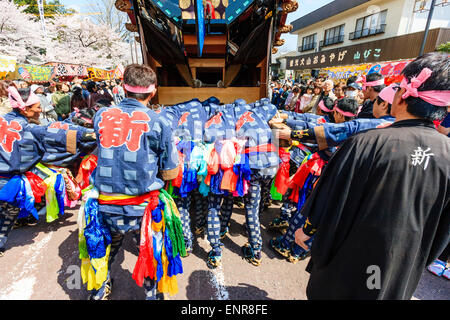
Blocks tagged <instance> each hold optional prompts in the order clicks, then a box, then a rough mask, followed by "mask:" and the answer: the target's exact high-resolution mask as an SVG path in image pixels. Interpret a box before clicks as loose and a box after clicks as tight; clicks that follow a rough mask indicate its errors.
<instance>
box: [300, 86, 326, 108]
mask: <svg viewBox="0 0 450 320" xmlns="http://www.w3.org/2000/svg"><path fill="white" fill-rule="evenodd" d="M321 95H322V88H321V87H318V86H314V89H313V96H312V98H311V101H310V102H309V103H308V104H307V105H305V106H304V107H303V109H302V111H303V113H314V111H313V109H314V107H315V106H316V105H317V104H318V103H319V99H320V97H321Z"/></svg>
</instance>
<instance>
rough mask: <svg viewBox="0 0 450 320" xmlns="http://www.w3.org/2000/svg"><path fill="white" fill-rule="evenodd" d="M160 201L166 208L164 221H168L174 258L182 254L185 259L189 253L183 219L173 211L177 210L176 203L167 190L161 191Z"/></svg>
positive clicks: (167, 226) (167, 225)
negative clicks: (185, 240) (184, 235)
mask: <svg viewBox="0 0 450 320" xmlns="http://www.w3.org/2000/svg"><path fill="white" fill-rule="evenodd" d="M160 200H161V201H162V202H163V203H164V207H165V210H164V219H166V228H169V237H170V240H171V241H172V253H173V256H174V257H176V256H177V255H178V254H180V255H181V256H182V257H185V256H186V255H187V253H186V244H185V243H184V237H183V228H182V224H181V219H180V218H179V217H178V216H177V215H176V214H175V212H174V211H173V208H176V205H175V202H174V201H173V199H172V198H171V197H170V195H169V194H168V193H167V191H165V190H161V193H160Z"/></svg>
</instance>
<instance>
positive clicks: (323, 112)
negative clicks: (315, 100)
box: [316, 97, 334, 116]
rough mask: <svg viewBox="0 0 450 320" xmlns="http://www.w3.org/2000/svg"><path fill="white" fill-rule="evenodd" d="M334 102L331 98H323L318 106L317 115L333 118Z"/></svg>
mask: <svg viewBox="0 0 450 320" xmlns="http://www.w3.org/2000/svg"><path fill="white" fill-rule="evenodd" d="M333 107H334V100H333V99H331V98H330V97H323V99H322V100H320V102H319V104H318V105H317V109H316V114H317V115H319V116H332V114H333Z"/></svg>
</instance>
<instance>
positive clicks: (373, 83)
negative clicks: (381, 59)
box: [356, 76, 384, 90]
mask: <svg viewBox="0 0 450 320" xmlns="http://www.w3.org/2000/svg"><path fill="white" fill-rule="evenodd" d="M356 82H361V84H362V89H363V90H366V87H376V86H382V85H384V79H380V80H376V81H370V82H366V76H360V77H359V78H358V79H356Z"/></svg>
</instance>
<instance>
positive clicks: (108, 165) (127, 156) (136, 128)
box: [94, 98, 178, 216]
mask: <svg viewBox="0 0 450 320" xmlns="http://www.w3.org/2000/svg"><path fill="white" fill-rule="evenodd" d="M163 114H164V113H162V112H161V113H160V114H157V113H156V112H154V111H153V110H151V109H148V108H147V107H146V106H144V105H143V104H141V103H140V102H138V101H137V100H135V99H131V98H126V99H124V100H122V102H121V103H120V104H119V105H118V106H115V107H109V108H102V109H100V110H99V111H98V112H97V113H96V115H95V118H94V130H95V133H96V136H97V146H98V163H97V169H96V173H95V177H94V185H95V187H96V188H97V189H98V190H99V191H100V193H105V194H110V193H117V194H125V195H143V194H146V193H149V192H151V191H154V190H159V189H161V188H162V187H163V186H164V182H163V180H162V177H161V175H160V174H161V173H162V174H163V173H164V171H169V170H173V169H175V168H177V166H178V153H177V151H176V146H175V143H174V139H173V135H172V128H171V123H170V121H169V120H168V119H167V118H166V117H164V116H162V115H163ZM99 210H100V211H102V212H109V213H112V214H121V215H127V216H142V215H143V214H144V210H145V206H131V205H125V206H122V205H100V206H99Z"/></svg>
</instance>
